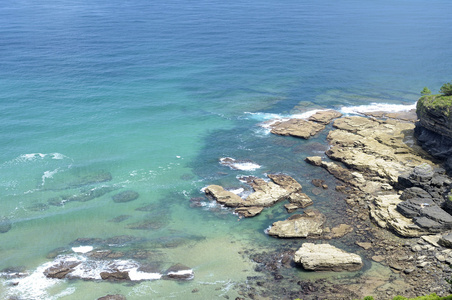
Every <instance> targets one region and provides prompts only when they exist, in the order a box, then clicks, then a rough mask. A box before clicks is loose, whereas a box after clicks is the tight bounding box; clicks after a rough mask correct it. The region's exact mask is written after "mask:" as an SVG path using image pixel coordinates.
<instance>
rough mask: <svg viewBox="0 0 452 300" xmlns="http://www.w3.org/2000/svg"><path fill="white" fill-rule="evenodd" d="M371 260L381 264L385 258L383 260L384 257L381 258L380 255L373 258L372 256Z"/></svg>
mask: <svg viewBox="0 0 452 300" xmlns="http://www.w3.org/2000/svg"><path fill="white" fill-rule="evenodd" d="M372 260H373V261H375V262H382V261H384V260H385V258H384V256H381V255H374V256H372Z"/></svg>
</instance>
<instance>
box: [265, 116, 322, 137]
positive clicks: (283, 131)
mask: <svg viewBox="0 0 452 300" xmlns="http://www.w3.org/2000/svg"><path fill="white" fill-rule="evenodd" d="M270 128H271V133H273V134H278V135H290V136H294V137H299V138H303V139H308V138H310V137H311V136H314V135H315V134H317V133H319V132H320V131H322V130H323V129H325V126H324V125H322V124H319V123H316V122H312V121H305V120H302V119H290V120H288V121H276V122H274V123H273V124H272V125H271V126H270Z"/></svg>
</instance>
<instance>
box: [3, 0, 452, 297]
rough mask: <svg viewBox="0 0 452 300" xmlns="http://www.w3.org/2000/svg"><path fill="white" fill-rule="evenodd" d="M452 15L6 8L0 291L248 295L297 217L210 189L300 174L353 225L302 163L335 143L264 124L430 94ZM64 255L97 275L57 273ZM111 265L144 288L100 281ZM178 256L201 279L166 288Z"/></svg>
mask: <svg viewBox="0 0 452 300" xmlns="http://www.w3.org/2000/svg"><path fill="white" fill-rule="evenodd" d="M450 11H452V2H450V1H448V0H432V1H422V0H411V1H407V0H398V1H389V0H382V1H368V0H365V1H355V0H349V1H333V0H320V1H307V0H287V1H269V0H264V1H254V0H245V1H217V0H200V1H196V2H187V1H180V0H174V1H173V0H170V1H160V0H156V1H145V0H109V1H106V0H93V1H83V0H58V1H55V0H52V1H50V0H40V1H31V0H20V1H17V0H14V1H13V0H3V1H2V3H1V5H0V57H1V59H0V87H1V88H0V103H1V105H0V141H1V145H2V151H0V232H1V233H0V270H1V271H0V273H1V278H0V282H1V285H0V297H1V298H3V299H8V298H10V297H11V299H97V298H99V297H102V296H105V295H107V294H122V295H124V296H126V297H127V299H129V300H130V299H170V298H171V299H180V298H184V299H214V298H230V299H235V297H237V296H239V295H240V294H239V291H240V290H243V289H244V288H246V285H247V284H248V283H249V284H252V283H251V278H255V277H256V276H257V277H259V276H262V274H261V273H260V272H259V270H257V269H256V263H255V262H254V261H253V260H252V259H251V255H252V253H259V252H264V251H272V249H276V248H278V247H282V248H284V247H288V246H287V245H286V244H285V243H286V242H285V241H282V240H278V239H275V238H271V237H268V236H267V235H266V234H265V229H266V228H268V226H270V225H271V224H272V222H274V221H276V220H282V219H285V218H287V216H288V214H287V213H286V211H285V209H284V207H283V206H282V205H283V204H278V205H276V206H275V207H273V208H269V209H266V210H265V211H264V212H263V213H262V214H261V215H259V216H257V217H254V218H250V219H240V218H238V216H237V215H234V214H232V212H231V211H230V210H228V209H227V208H223V207H221V206H219V205H217V204H215V203H213V202H210V201H208V200H207V199H205V198H200V197H204V193H203V192H202V189H203V188H204V187H206V186H208V185H210V184H220V185H223V186H224V187H226V188H228V189H233V190H236V191H238V192H243V193H247V192H249V188H248V187H247V186H246V185H244V184H243V183H242V182H240V181H239V180H238V178H239V177H240V176H248V175H253V176H258V177H261V178H264V177H265V174H270V173H286V174H289V175H291V176H293V177H294V178H295V179H297V180H298V181H299V182H300V183H301V184H302V185H303V188H304V192H306V193H307V194H308V195H309V196H311V197H312V199H313V200H314V207H315V208H317V209H319V210H320V211H322V212H323V213H325V214H326V215H327V217H328V218H329V219H330V220H335V218H340V216H341V209H342V208H344V207H345V204H344V203H343V201H342V200H341V199H339V198H340V197H339V196H337V195H336V194H335V193H334V191H330V192H327V193H326V192H325V193H324V194H323V195H315V194H313V193H312V191H311V189H312V185H311V183H310V182H311V180H312V179H313V178H319V177H324V179H325V180H326V181H327V182H328V183H330V184H331V185H332V186H334V180H333V179H331V178H330V177H328V176H327V175H326V174H325V172H324V171H323V170H317V169H316V168H315V167H311V166H309V165H307V164H306V163H305V162H304V161H303V160H304V158H305V157H307V156H310V155H322V153H323V152H324V151H325V150H326V149H327V143H326V139H325V137H326V132H323V133H321V134H319V135H318V136H316V137H315V138H313V139H310V140H300V139H295V138H287V137H286V138H284V137H279V136H274V135H272V134H269V132H268V129H266V128H265V127H263V126H261V123H262V122H263V121H266V120H269V119H272V118H288V117H294V116H295V117H307V116H309V115H310V114H312V113H313V112H314V111H316V110H323V109H336V110H339V111H341V112H343V113H344V114H357V113H360V112H363V111H368V110H379V109H389V110H407V109H410V108H413V107H414V105H415V103H416V100H417V99H418V98H419V96H420V91H421V90H422V88H423V87H424V86H427V87H429V88H430V89H431V90H432V91H433V92H436V91H437V90H438V89H439V88H440V86H441V85H442V84H443V83H445V82H449V81H450V80H451V79H452V78H451V72H450V70H451V69H452V65H451V64H452V61H451V59H450V57H451V54H452V53H451V48H450V45H451V42H452V35H451V34H450V28H452V19H451V18H450V16H449V14H448V12H450ZM225 157H231V158H234V159H237V160H243V161H244V162H243V163H242V164H239V165H237V166H236V167H237V168H235V169H231V168H229V167H228V166H225V165H222V164H220V159H221V158H225ZM123 192H128V193H126V194H124V193H123ZM121 193H122V194H121ZM118 194H119V195H120V196H116V195H118ZM115 196H116V197H115ZM121 196H122V198H121ZM331 197H339V198H338V200H337V201H332V200H331ZM193 198H194V199H193ZM344 209H345V208H344ZM331 222H333V223H334V221H331ZM291 243H292V244H293V243H298V244H299V246H301V244H302V243H303V241H302V240H299V241H293V240H292V241H291ZM332 243H336V244H338V245H342V244H341V243H343V245H345V247H348V246H347V245H346V242H341V241H336V242H332ZM292 244H291V245H292ZM291 247H293V246H291ZM89 250H102V251H104V252H105V253H114V254H116V256H114V255H112V256H110V257H103V258H102V259H96V258H95V257H92V256H89V255H88V253H87V251H89ZM292 250H296V248H295V249H293V248H292ZM63 258H65V259H69V260H73V261H77V262H79V263H80V265H79V267H78V269H77V274H78V276H79V277H81V278H83V279H50V278H46V277H45V276H44V275H43V271H44V270H45V269H47V268H48V267H49V266H51V265H54V264H55V263H58V261H59V259H60V260H61V259H63ZM110 264H116V267H117V266H118V265H121V266H122V268H123V269H127V270H132V271H131V273H130V274H132V273H133V274H134V275H133V278H132V276H131V279H132V283H123V282H119V283H116V282H107V281H102V280H101V279H100V277H99V274H100V272H102V270H108V269H112V268H114V267H112V265H110ZM176 264H183V265H185V266H186V267H188V268H189V269H190V270H191V271H192V272H193V274H194V278H193V279H192V280H189V281H183V282H180V281H174V280H166V279H165V278H164V276H162V275H164V273H165V270H167V269H168V268H170V267H171V266H173V265H176ZM365 264H366V267H365V269H364V270H363V271H360V272H354V273H353V274H352V275H350V276H361V275H362V274H364V273H365V272H366V270H371V269H372V268H375V266H374V264H372V263H370V262H366V263H365ZM138 266H141V268H139V267H138ZM288 272H289V271H288ZM290 272H291V273H290V274H291V276H295V277H298V278H302V279H309V278H315V277H316V276H326V277H331V276H333V277H334V276H337V274H323V275H318V274H314V273H309V272H305V271H303V270H302V269H294V270H291V271H290ZM17 273H21V274H22V276H19V277H17V276H13V274H17ZM340 276H348V275H345V274H341V275H340ZM294 288H296V287H294ZM14 297H16V298H14Z"/></svg>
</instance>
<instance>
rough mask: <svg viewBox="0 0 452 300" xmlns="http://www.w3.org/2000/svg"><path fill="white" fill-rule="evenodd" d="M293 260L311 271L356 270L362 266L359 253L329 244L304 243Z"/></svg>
mask: <svg viewBox="0 0 452 300" xmlns="http://www.w3.org/2000/svg"><path fill="white" fill-rule="evenodd" d="M294 261H295V262H296V263H299V264H301V265H302V266H303V268H304V269H306V270H312V271H336V272H340V271H357V270H360V269H361V268H362V267H363V262H362V259H361V257H360V256H359V255H357V254H353V253H348V252H345V251H344V250H341V249H338V248H336V247H334V246H332V245H329V244H313V243H304V244H303V245H302V246H301V248H300V249H298V250H297V251H296V252H295V254H294Z"/></svg>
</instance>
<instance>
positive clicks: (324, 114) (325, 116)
mask: <svg viewBox="0 0 452 300" xmlns="http://www.w3.org/2000/svg"><path fill="white" fill-rule="evenodd" d="M340 117H342V114H341V113H340V112H338V111H336V110H323V111H318V112H316V113H315V114H313V115H312V116H310V117H309V119H308V120H309V121H313V122H317V123H321V124H323V125H327V124H330V123H331V121H333V120H334V119H337V118H340Z"/></svg>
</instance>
